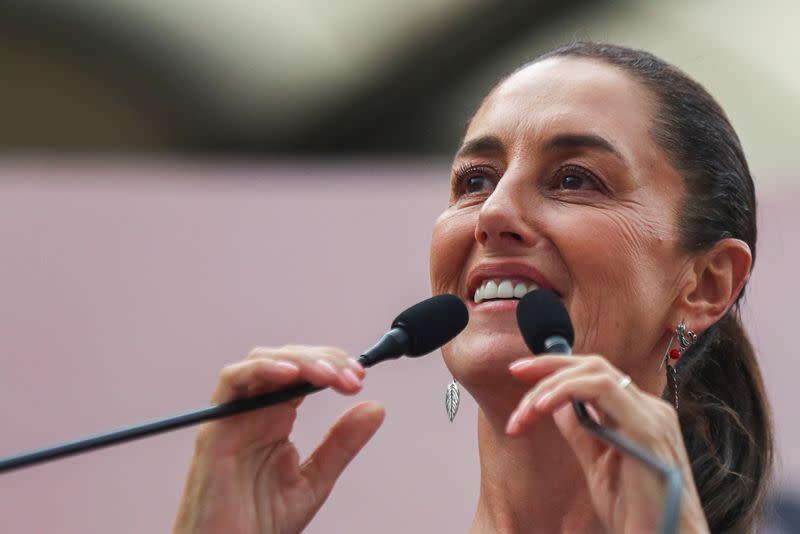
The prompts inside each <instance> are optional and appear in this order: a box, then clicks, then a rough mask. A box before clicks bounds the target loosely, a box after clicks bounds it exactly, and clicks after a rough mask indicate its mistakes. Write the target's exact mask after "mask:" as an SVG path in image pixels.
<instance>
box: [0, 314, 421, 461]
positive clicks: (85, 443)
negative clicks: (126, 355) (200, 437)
mask: <svg viewBox="0 0 800 534" xmlns="http://www.w3.org/2000/svg"><path fill="white" fill-rule="evenodd" d="M407 342H408V335H407V334H406V333H405V332H404V331H403V330H402V329H400V328H394V329H392V330H390V331H389V332H387V333H386V334H384V336H383V337H382V338H381V340H380V341H378V343H377V344H376V345H375V346H373V347H372V348H370V349H369V350H367V351H365V352H364V354H362V355H361V356H360V357H359V358H358V362H359V363H360V364H361V365H363V366H364V367H371V366H373V365H375V364H376V363H378V362H380V361H382V360H384V359H387V358H397V357H399V356H401V355H402V353H403V351H404V350H405V346H404V343H407ZM321 389H324V388H322V387H320V386H315V385H314V384H310V383H308V382H303V383H301V384H297V385H296V386H292V387H289V388H286V389H282V390H280V391H273V392H270V393H263V394H261V395H258V396H255V397H249V398H246V399H237V400H234V401H231V402H225V403H222V404H218V405H216V406H208V407H206V408H200V409H198V410H192V411H189V412H184V413H181V414H178V415H173V416H169V417H164V418H161V419H156V420H153V421H148V422H146V423H140V424H136V425H132V426H127V427H123V428H119V429H117V430H112V431H110V432H104V433H102V434H95V435H93V436H86V437H83V438H79V439H76V440H72V441H67V442H64V443H60V444H58V445H53V446H50V447H44V448H41V449H35V450H32V451H29V452H24V453H19V454H14V455H11V456H6V457H5V458H0V474H3V473H7V472H9V471H12V470H15V469H21V468H23V467H29V466H32V465H35V464H39V463H42V462H48V461H51V460H57V459H59V458H64V457H66V456H72V455H74V454H80V453H83V452H88V451H91V450H95V449H100V448H102V447H108V446H111V445H116V444H118V443H124V442H126V441H133V440H135V439H141V438H144V437H147V436H153V435H155V434H161V433H163V432H169V431H170V430H177V429H179V428H183V427H186V426H191V425H196V424H198V423H203V422H205V421H211V420H214V419H220V418H222V417H229V416H231V415H237V414H240V413H244V412H249V411H252V410H258V409H259V408H264V407H266V406H271V405H273V404H279V403H281V402H285V401H288V400H291V399H294V398H296V397H302V396H303V395H308V394H309V393H315V392H317V391H319V390H321Z"/></svg>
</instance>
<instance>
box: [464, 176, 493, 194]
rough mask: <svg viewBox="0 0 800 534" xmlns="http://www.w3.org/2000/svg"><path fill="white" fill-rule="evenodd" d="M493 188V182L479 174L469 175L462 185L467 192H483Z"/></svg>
mask: <svg viewBox="0 0 800 534" xmlns="http://www.w3.org/2000/svg"><path fill="white" fill-rule="evenodd" d="M493 188H494V182H492V180H490V179H489V178H488V177H486V176H483V175H481V174H477V175H474V176H470V177H469V178H467V183H466V185H465V187H464V192H465V193H467V194H475V193H485V192H487V191H491V190H492V189H493Z"/></svg>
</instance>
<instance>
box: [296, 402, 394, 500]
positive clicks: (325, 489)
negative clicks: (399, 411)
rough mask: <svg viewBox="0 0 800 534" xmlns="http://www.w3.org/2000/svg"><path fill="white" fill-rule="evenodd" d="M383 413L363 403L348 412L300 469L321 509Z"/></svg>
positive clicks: (375, 406)
mask: <svg viewBox="0 0 800 534" xmlns="http://www.w3.org/2000/svg"><path fill="white" fill-rule="evenodd" d="M384 415H385V412H384V409H383V407H382V406H381V405H380V404H378V403H376V402H364V403H361V404H357V405H356V406H354V407H352V408H350V409H349V410H347V411H346V412H345V413H344V414H342V416H341V417H340V418H339V420H338V421H336V423H335V424H334V425H333V427H332V428H331V429H330V431H329V432H328V435H327V436H325V439H324V440H323V441H322V443H321V444H320V445H319V447H317V449H316V450H315V451H314V452H313V453H312V454H311V456H310V457H309V458H308V460H306V462H305V463H304V464H303V465H302V467H301V470H302V472H303V474H304V475H305V476H306V477H307V479H308V481H309V483H310V484H311V486H312V487H313V488H314V494H315V495H317V498H318V502H317V504H318V505H321V504H322V502H323V501H324V500H325V498H326V497H327V496H328V494H329V493H330V491H331V488H332V487H333V484H334V483H335V482H336V480H337V479H338V478H339V475H341V473H342V471H344V468H345V467H347V464H349V463H350V461H351V460H352V459H353V458H354V457H355V455H356V454H358V452H359V451H360V450H361V449H362V447H364V445H366V443H367V442H368V441H369V439H370V438H371V437H372V436H373V435H374V434H375V432H377V430H378V428H379V427H380V426H381V423H383V418H384Z"/></svg>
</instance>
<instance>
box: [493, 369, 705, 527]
mask: <svg viewBox="0 0 800 534" xmlns="http://www.w3.org/2000/svg"><path fill="white" fill-rule="evenodd" d="M511 373H512V374H513V375H514V376H515V377H516V378H518V379H520V380H523V381H526V382H531V383H536V386H535V387H534V388H533V389H531V390H530V391H529V392H528V393H527V394H526V395H525V396H524V397H523V399H522V401H521V402H520V404H519V406H518V407H517V409H516V410H515V412H514V413H513V414H512V416H511V418H510V419H509V422H508V427H507V429H506V432H507V433H508V434H510V435H521V434H523V433H525V432H526V431H527V430H528V429H530V428H531V427H532V426H534V425H535V424H536V421H537V420H539V419H541V418H543V417H547V416H552V417H553V419H554V421H555V423H556V426H557V427H558V429H559V430H560V432H561V434H562V435H563V436H564V438H565V439H566V441H567V442H568V443H569V445H570V447H571V448H572V450H573V452H574V453H575V456H576V457H577V458H578V462H579V463H580V465H581V467H582V469H583V472H584V475H585V476H586V481H587V483H588V487H589V492H590V494H591V498H592V501H593V504H594V508H595V511H596V512H597V514H598V516H599V518H600V520H601V521H602V522H603V524H604V526H605V528H606V530H607V531H608V532H658V531H659V529H660V527H661V523H662V519H663V512H664V504H665V502H666V484H665V482H664V480H663V478H662V477H661V475H659V474H658V473H656V472H654V471H653V470H652V469H650V468H649V467H647V466H646V465H644V464H642V463H640V462H639V461H638V460H636V459H635V458H632V457H630V456H628V455H626V454H624V453H621V452H619V451H617V450H616V449H615V448H613V447H611V446H610V445H608V444H607V443H605V442H604V441H600V440H598V439H597V438H596V437H595V436H594V435H593V434H591V433H590V432H589V431H588V430H586V429H585V428H583V427H582V426H581V424H580V422H579V421H578V419H577V417H576V416H575V413H574V410H573V408H572V404H571V401H573V400H577V401H581V402H585V403H587V408H588V409H589V410H590V412H591V413H592V414H593V417H595V418H598V419H599V422H600V423H602V424H603V425H604V426H607V427H609V428H613V429H615V430H616V431H617V432H619V433H620V434H621V435H623V436H624V437H626V438H628V439H630V440H631V441H633V442H634V443H636V444H637V445H638V446H640V447H642V448H644V449H646V450H648V451H650V452H652V453H653V454H655V455H656V456H658V457H659V458H661V459H662V460H664V461H665V462H667V463H669V464H672V465H677V466H678V467H679V469H680V470H681V474H682V476H683V495H682V499H681V520H680V532H708V526H707V524H706V520H705V515H704V514H703V509H702V506H701V504H700V498H699V497H698V495H697V490H696V488H695V486H694V480H693V478H692V471H691V467H690V464H689V459H688V455H687V453H686V448H685V446H684V443H683V436H682V434H681V429H680V426H679V424H678V416H677V413H676V411H675V408H674V406H671V405H670V404H669V403H667V402H665V401H664V400H662V399H661V398H659V397H656V396H654V395H652V394H650V393H647V392H645V391H642V390H641V389H639V388H638V387H636V384H633V383H628V384H627V385H626V382H628V379H627V378H625V376H626V375H625V374H624V373H622V372H621V371H619V370H618V369H616V368H614V367H613V366H612V365H611V364H610V363H609V362H608V361H607V360H606V359H605V358H603V357H601V356H570V357H565V356H536V357H533V358H526V359H523V360H518V361H517V362H514V363H513V364H512V365H511Z"/></svg>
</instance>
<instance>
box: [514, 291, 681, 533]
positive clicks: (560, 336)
mask: <svg viewBox="0 0 800 534" xmlns="http://www.w3.org/2000/svg"><path fill="white" fill-rule="evenodd" d="M517 323H518V325H519V329H520V332H521V333H522V338H523V339H524V340H525V344H526V345H528V348H529V349H530V350H531V352H533V353H534V354H547V353H549V354H564V355H570V354H572V343H573V341H574V340H575V332H574V330H573V328H572V320H571V319H570V318H569V313H568V312H567V309H566V308H565V307H564V304H563V303H562V302H561V299H559V298H558V295H556V294H555V293H553V292H552V291H548V290H546V289H537V290H536V291H531V292H530V293H528V294H526V295H525V296H523V297H522V299H521V300H520V301H519V304H518V305H517ZM572 407H573V409H574V410H575V415H576V416H577V418H578V421H579V422H580V423H581V425H583V427H584V428H586V429H587V430H588V431H589V432H591V433H592V434H594V435H595V436H597V437H598V438H599V439H601V440H603V441H605V442H606V443H610V444H611V445H613V446H614V447H616V448H617V449H619V450H621V451H623V452H625V453H627V454H629V455H631V456H633V457H634V458H636V459H637V460H639V461H640V462H642V463H643V464H645V465H647V466H649V467H650V468H652V469H653V470H654V471H656V472H658V473H659V474H661V475H662V476H663V477H664V479H665V481H666V483H667V497H666V502H665V503H664V519H663V522H662V527H661V532H662V533H663V534H675V533H677V532H678V520H679V519H680V507H681V488H682V486H683V477H682V476H681V472H680V469H679V468H678V466H676V465H670V464H668V463H666V462H664V461H663V460H662V459H661V458H658V457H657V456H655V455H654V454H653V453H651V452H650V451H647V450H645V449H643V448H641V447H639V446H638V445H636V444H635V443H633V442H632V441H631V440H629V439H627V438H625V437H623V436H620V435H619V434H617V433H616V432H614V431H613V430H611V429H609V428H606V427H604V426H602V425H599V424H597V423H596V422H595V421H594V420H593V419H592V418H591V417H590V416H589V412H587V411H586V406H584V405H583V403H581V402H578V401H572Z"/></svg>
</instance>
